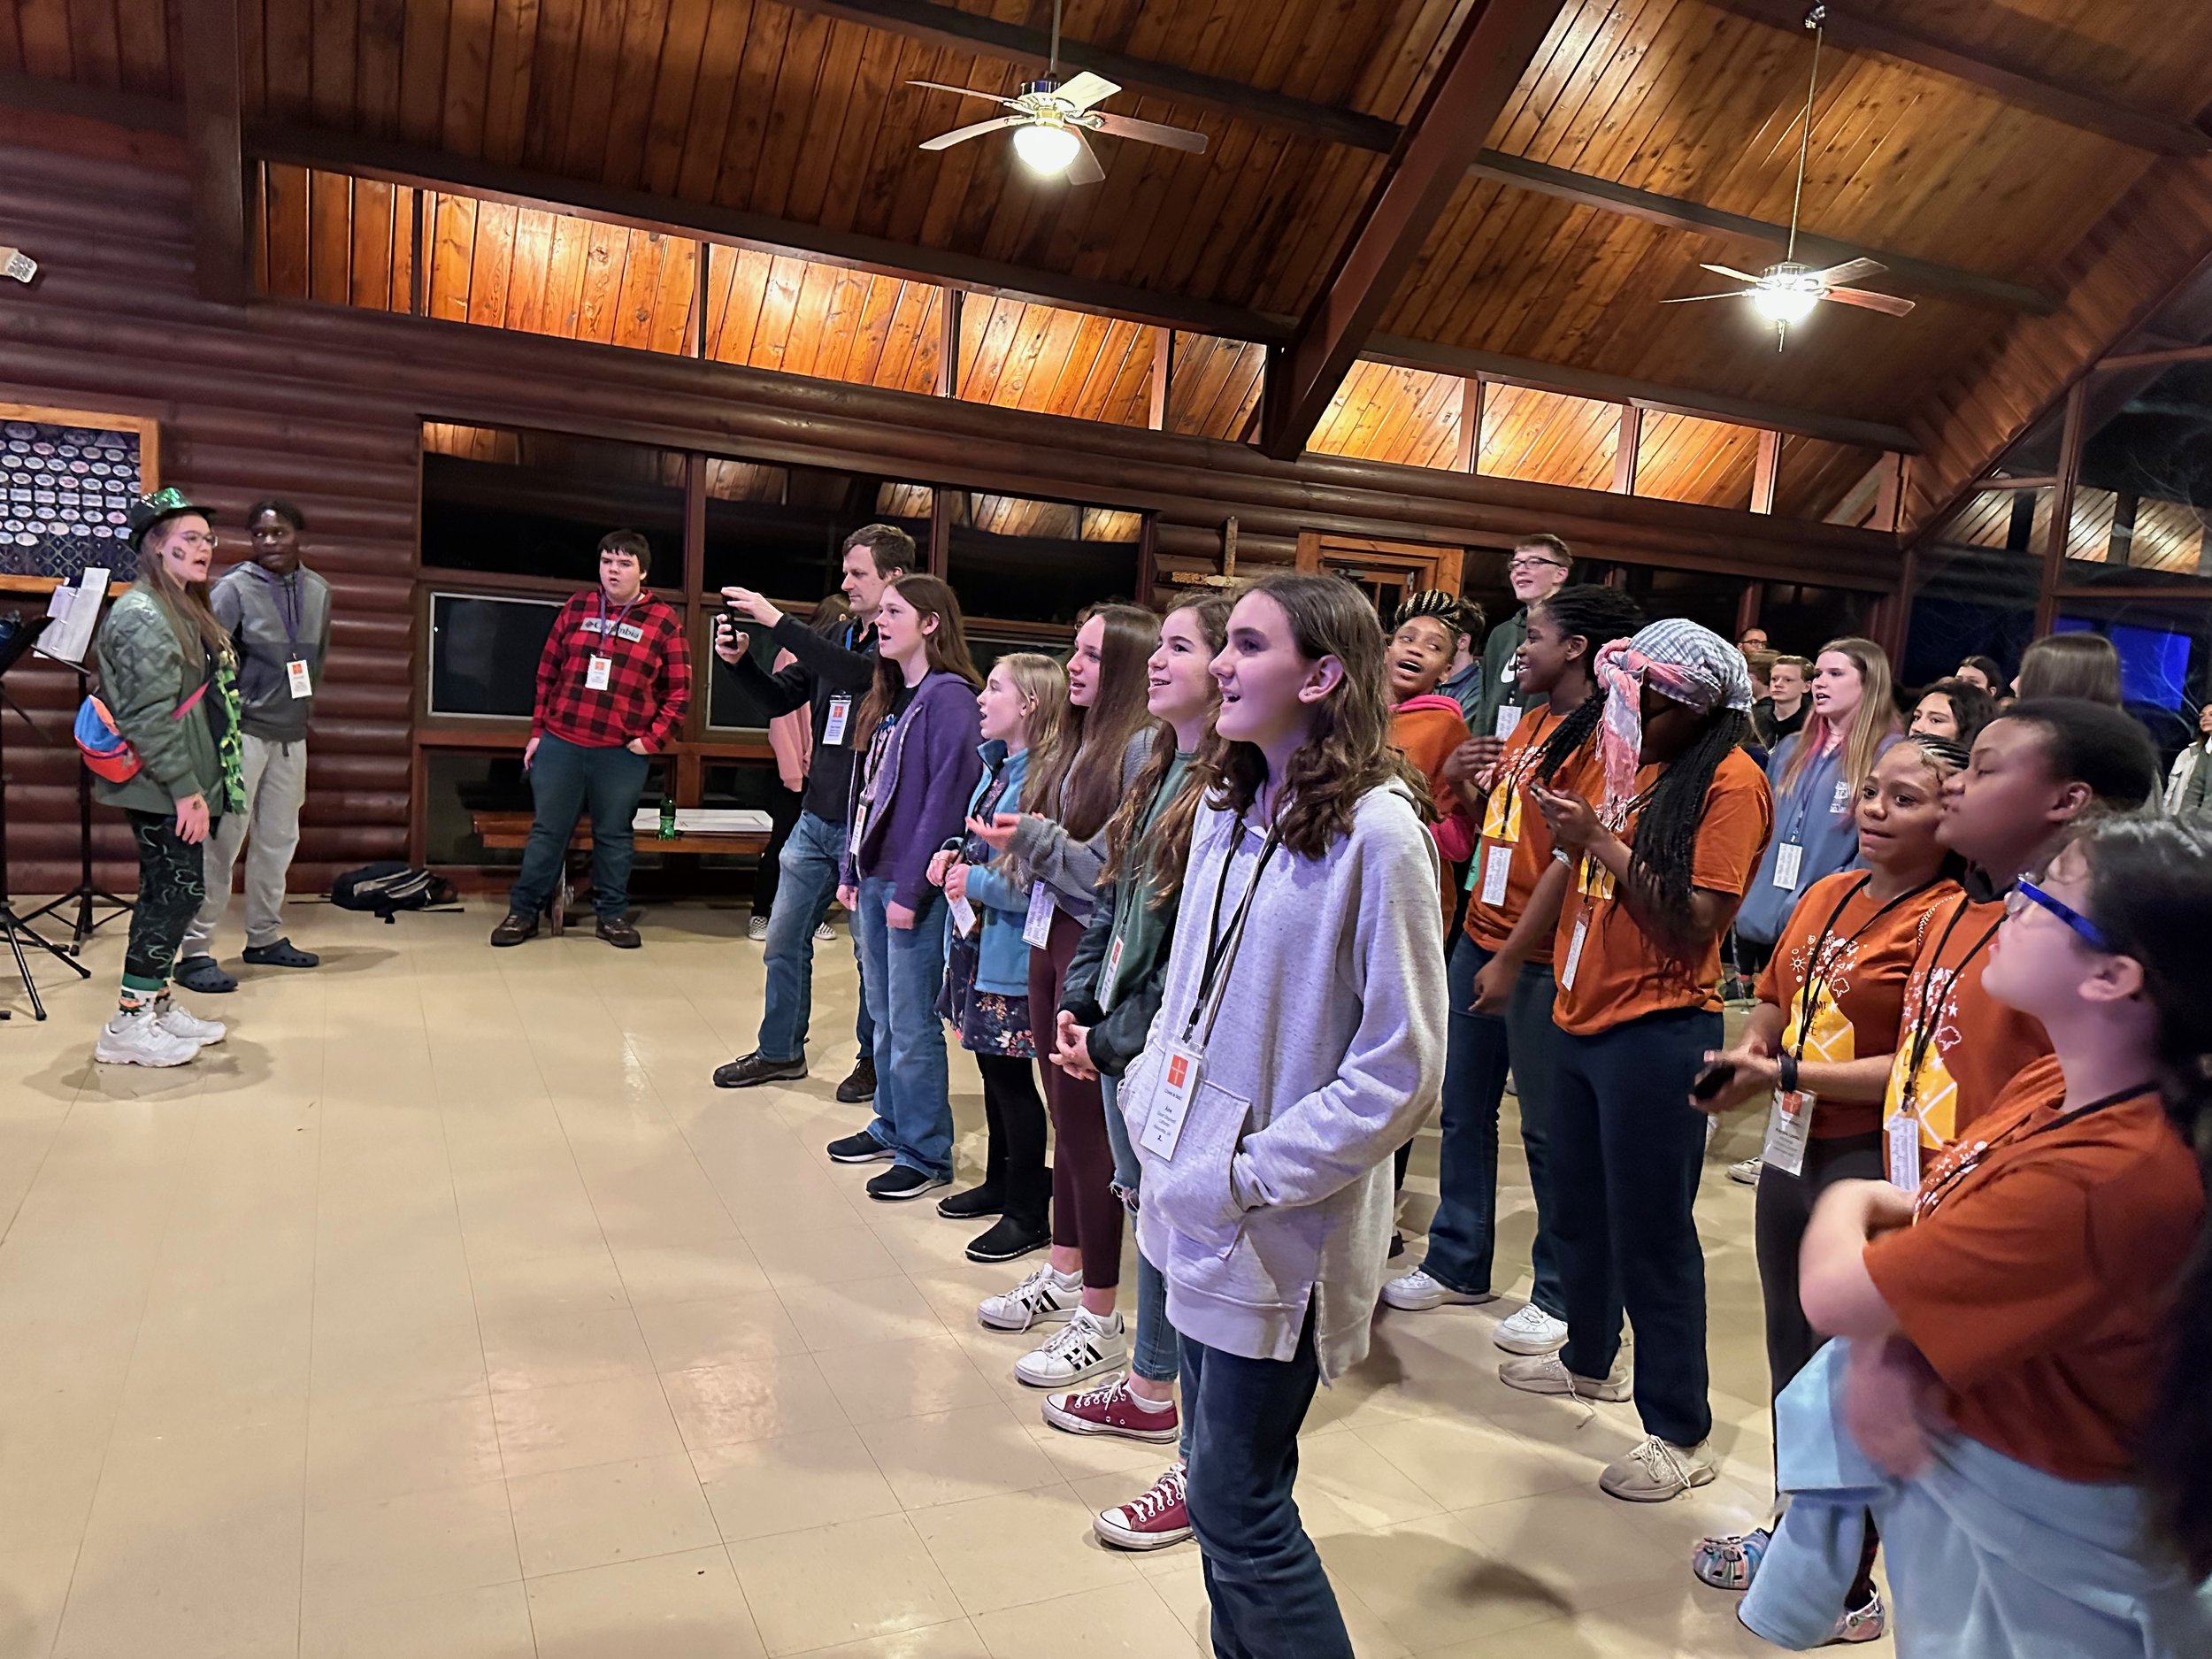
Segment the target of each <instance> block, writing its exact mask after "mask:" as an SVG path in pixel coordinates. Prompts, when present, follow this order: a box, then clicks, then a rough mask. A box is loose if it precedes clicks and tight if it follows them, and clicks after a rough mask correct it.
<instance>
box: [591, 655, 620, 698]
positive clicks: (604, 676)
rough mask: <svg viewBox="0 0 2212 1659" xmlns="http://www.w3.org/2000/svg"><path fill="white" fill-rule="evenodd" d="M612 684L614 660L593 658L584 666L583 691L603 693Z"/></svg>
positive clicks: (611, 658) (610, 658)
mask: <svg viewBox="0 0 2212 1659" xmlns="http://www.w3.org/2000/svg"><path fill="white" fill-rule="evenodd" d="M613 682H614V658H613V657H591V658H590V659H588V661H587V662H586V663H585V664H584V689H586V690H587V691H604V690H605V689H606V688H607V687H609V686H610V685H611V684H612V683H613Z"/></svg>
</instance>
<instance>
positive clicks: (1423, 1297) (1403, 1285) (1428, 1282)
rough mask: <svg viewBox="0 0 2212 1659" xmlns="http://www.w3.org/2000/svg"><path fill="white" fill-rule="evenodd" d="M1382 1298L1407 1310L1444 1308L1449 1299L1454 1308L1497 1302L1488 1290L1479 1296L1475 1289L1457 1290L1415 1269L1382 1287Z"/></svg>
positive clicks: (1424, 1271)
mask: <svg viewBox="0 0 2212 1659" xmlns="http://www.w3.org/2000/svg"><path fill="white" fill-rule="evenodd" d="M1382 1299H1383V1301H1384V1302H1387V1303H1388V1304H1389V1305H1390V1306H1391V1307H1393V1308H1397V1309H1401V1310H1403V1311H1405V1312H1407V1313H1420V1312H1423V1311H1425V1310H1427V1309H1430V1308H1441V1307H1443V1306H1444V1305H1445V1304H1446V1303H1447V1302H1449V1303H1450V1304H1451V1305H1452V1306H1454V1307H1473V1306H1475V1305H1477V1304H1478V1303H1480V1302H1495V1301H1497V1298H1496V1297H1495V1296H1494V1295H1492V1294H1490V1293H1489V1292H1488V1291H1484V1292H1482V1293H1481V1294H1479V1295H1478V1294H1475V1293H1473V1292H1472V1291H1465V1290H1454V1289H1453V1288H1452V1287H1451V1286H1449V1285H1447V1284H1445V1283H1444V1282H1443V1281H1442V1280H1441V1279H1431V1278H1430V1277H1429V1276H1428V1272H1427V1270H1425V1269H1424V1268H1418V1267H1417V1268H1415V1269H1414V1270H1413V1271H1411V1272H1410V1273H1404V1274H1401V1275H1400V1276H1399V1277H1398V1278H1396V1279H1392V1280H1391V1281H1390V1282H1389V1283H1388V1284H1387V1285H1385V1286H1383V1287H1382Z"/></svg>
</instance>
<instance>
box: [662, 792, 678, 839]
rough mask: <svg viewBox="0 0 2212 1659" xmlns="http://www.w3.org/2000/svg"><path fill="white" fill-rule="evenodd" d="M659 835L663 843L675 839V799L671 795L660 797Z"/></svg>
mask: <svg viewBox="0 0 2212 1659" xmlns="http://www.w3.org/2000/svg"><path fill="white" fill-rule="evenodd" d="M659 835H660V839H661V840H662V841H674V840H675V839H676V797H675V796H674V795H663V796H661V826H660V832H659Z"/></svg>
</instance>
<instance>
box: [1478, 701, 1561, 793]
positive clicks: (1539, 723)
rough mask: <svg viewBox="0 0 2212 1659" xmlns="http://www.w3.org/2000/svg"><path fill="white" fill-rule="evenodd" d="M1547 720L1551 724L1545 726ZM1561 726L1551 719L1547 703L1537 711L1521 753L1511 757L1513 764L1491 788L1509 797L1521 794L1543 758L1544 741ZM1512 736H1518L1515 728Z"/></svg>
mask: <svg viewBox="0 0 2212 1659" xmlns="http://www.w3.org/2000/svg"><path fill="white" fill-rule="evenodd" d="M1547 720H1550V722H1551V724H1550V725H1548V726H1547V725H1546V724H1545V722H1546V721H1547ZM1562 724H1563V721H1562V720H1560V719H1553V718H1552V712H1551V706H1550V705H1549V704H1548V703H1547V704H1546V705H1545V706H1544V707H1543V708H1541V709H1540V710H1537V713H1536V718H1535V719H1533V720H1532V721H1531V722H1530V723H1529V734H1528V738H1527V741H1526V742H1525V744H1524V746H1523V748H1522V749H1521V752H1520V753H1519V754H1517V755H1516V756H1515V757H1513V764H1512V765H1510V766H1509V767H1508V768H1507V769H1506V772H1505V775H1504V776H1503V777H1502V778H1500V779H1499V780H1497V782H1496V783H1494V784H1493V785H1492V786H1491V787H1492V788H1493V789H1502V790H1504V791H1505V792H1506V793H1507V794H1508V795H1518V794H1519V793H1520V792H1521V787H1522V786H1523V785H1524V784H1525V783H1527V782H1528V780H1530V779H1531V778H1532V777H1533V776H1534V775H1535V772H1536V767H1537V764H1538V763H1539V762H1540V761H1541V760H1542V759H1543V758H1544V740H1545V739H1546V738H1548V737H1549V736H1550V735H1551V734H1552V733H1554V732H1555V731H1556V730H1558V729H1559V726H1561V725H1562ZM1514 736H1515V737H1518V736H1520V732H1519V729H1518V728H1516V729H1515V731H1514Z"/></svg>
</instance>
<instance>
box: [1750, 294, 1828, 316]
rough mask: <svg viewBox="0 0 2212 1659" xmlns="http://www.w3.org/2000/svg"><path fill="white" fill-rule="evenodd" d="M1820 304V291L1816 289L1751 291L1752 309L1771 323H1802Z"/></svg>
mask: <svg viewBox="0 0 2212 1659" xmlns="http://www.w3.org/2000/svg"><path fill="white" fill-rule="evenodd" d="M1819 303H1820V290H1819V289H1818V288H1800V287H1795V286H1792V287H1789V288H1754V289H1752V290H1751V309H1752V310H1754V311H1757V312H1758V313H1759V315H1760V316H1761V317H1763V318H1764V319H1766V320H1767V321H1768V322H1770V323H1801V322H1803V321H1804V320H1805V319H1807V318H1808V317H1810V316H1811V315H1812V314H1813V307H1814V306H1816V305H1817V304H1819Z"/></svg>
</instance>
